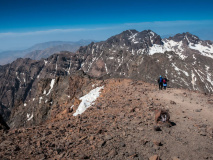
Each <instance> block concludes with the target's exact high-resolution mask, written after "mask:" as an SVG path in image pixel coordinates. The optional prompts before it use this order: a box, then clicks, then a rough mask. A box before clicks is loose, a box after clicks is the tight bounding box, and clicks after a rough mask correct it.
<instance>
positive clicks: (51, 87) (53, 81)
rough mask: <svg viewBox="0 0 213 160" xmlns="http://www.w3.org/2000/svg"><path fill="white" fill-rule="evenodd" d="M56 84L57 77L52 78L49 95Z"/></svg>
mask: <svg viewBox="0 0 213 160" xmlns="http://www.w3.org/2000/svg"><path fill="white" fill-rule="evenodd" d="M54 84H55V79H52V80H51V83H50V90H49V92H48V93H47V95H49V94H50V92H51V91H52V89H53V86H54Z"/></svg>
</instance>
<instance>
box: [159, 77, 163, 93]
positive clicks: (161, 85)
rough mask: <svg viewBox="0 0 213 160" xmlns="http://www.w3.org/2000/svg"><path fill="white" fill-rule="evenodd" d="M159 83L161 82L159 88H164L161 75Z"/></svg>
mask: <svg viewBox="0 0 213 160" xmlns="http://www.w3.org/2000/svg"><path fill="white" fill-rule="evenodd" d="M158 84H159V90H162V88H163V77H162V76H160V77H159V78H158Z"/></svg>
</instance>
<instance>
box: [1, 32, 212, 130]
mask: <svg viewBox="0 0 213 160" xmlns="http://www.w3.org/2000/svg"><path fill="white" fill-rule="evenodd" d="M169 44H170V48H169V47H168V46H169ZM171 44H172V45H171ZM174 44H176V45H174ZM178 44H182V48H181V46H178ZM198 44H200V45H201V44H202V45H203V48H204V49H205V47H207V48H209V50H210V48H211V47H212V44H211V43H210V42H209V41H201V40H199V39H198V38H197V37H196V36H193V35H191V34H189V33H183V34H177V35H175V36H174V37H170V38H169V39H163V40H162V39H161V38H160V36H159V35H157V34H156V33H154V32H152V31H150V30H145V31H142V32H138V31H136V30H127V31H124V32H122V33H121V34H118V35H115V36H113V37H111V38H109V39H108V40H106V41H103V42H98V43H91V44H90V45H88V46H85V47H81V48H80V49H79V50H78V51H77V53H70V52H61V53H59V54H54V55H52V56H50V57H49V58H47V59H45V60H40V61H35V60H31V59H18V60H16V61H14V62H13V63H11V64H8V65H4V66H0V78H1V84H0V91H1V93H2V94H1V97H0V106H1V107H0V114H2V115H3V117H4V118H5V119H6V120H7V121H8V120H9V119H12V120H11V124H12V121H13V122H14V123H16V124H13V125H12V126H23V125H24V124H23V123H22V122H21V121H19V120H16V121H15V119H20V120H22V114H16V113H15V112H14V113H13V114H12V116H10V115H11V113H12V112H13V110H14V109H15V108H17V109H16V110H18V108H28V105H27V104H28V103H29V102H28V101H29V100H30V101H31V102H30V103H31V104H30V106H34V107H36V105H37V104H39V98H40V97H42V96H40V95H41V93H40V91H38V87H39V84H40V83H44V82H45V84H43V85H42V86H43V87H50V84H51V82H52V83H53V81H52V80H53V79H54V80H56V78H57V77H60V76H68V75H72V74H73V73H75V72H76V71H79V70H81V71H82V72H84V73H86V74H87V75H88V76H90V77H96V78H99V79H107V78H131V79H140V80H143V81H146V82H150V83H156V79H157V78H158V76H159V75H162V76H164V75H166V76H167V78H168V79H169V80H170V81H169V82H170V87H172V88H174V87H178V88H185V89H190V90H197V91H201V92H205V93H212V92H213V80H212V79H213V75H212V70H213V63H212V61H213V59H212V58H210V56H211V55H212V53H211V52H210V51H211V50H210V51H209V53H208V54H207V50H206V51H205V53H206V55H205V54H204V50H203V52H201V50H200V51H199V50H195V49H191V48H190V47H191V46H196V45H198ZM205 45H206V46H205ZM165 47H167V48H168V50H165ZM172 47H173V48H172ZM159 48H161V49H159ZM203 48H202V49H203ZM163 49H164V50H163ZM180 49H182V50H181V51H182V52H181V51H180ZM163 51H165V52H164V53H161V52H163ZM155 52H156V53H155ZM154 53H155V54H154ZM43 81H44V82H43ZM47 90H48V88H47ZM47 90H46V92H47ZM32 98H35V100H36V102H34V101H33V102H32ZM42 98H43V97H42ZM25 105H26V106H25ZM30 108H32V107H30ZM24 114H26V113H24ZM28 114H29V113H28ZM16 115H17V116H18V115H21V116H19V118H17V117H16ZM9 117H10V118H9Z"/></svg>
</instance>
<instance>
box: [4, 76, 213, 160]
mask: <svg viewBox="0 0 213 160" xmlns="http://www.w3.org/2000/svg"><path fill="white" fill-rule="evenodd" d="M48 81H49V80H46V82H45V81H41V83H40V85H39V86H40V87H39V88H38V91H39V92H40V93H39V94H40V95H39V96H41V95H42V97H43V99H42V100H41V103H40V104H39V103H38V100H35V102H34V103H38V105H37V108H34V107H33V103H30V102H27V105H26V106H25V107H24V106H23V105H21V107H20V108H19V113H21V112H20V110H21V109H22V108H23V113H25V114H23V113H22V114H21V115H22V116H23V117H22V118H23V120H22V121H23V122H22V123H24V122H25V126H30V125H32V124H34V123H36V122H38V118H41V117H42V115H37V113H38V111H37V110H39V109H40V113H41V114H42V113H44V112H43V110H42V106H45V107H46V106H47V103H50V102H47V103H46V104H45V100H46V98H47V97H46V96H45V95H44V94H43V92H44V90H45V89H46V90H47V93H48V91H49V88H46V86H49V82H48ZM79 82H80V83H79ZM42 86H44V87H42ZM65 86H67V88H66V87H65ZM99 86H104V88H103V89H102V90H101V93H100V96H99V97H98V99H97V100H96V101H95V103H93V104H92V106H90V108H88V109H87V110H86V111H85V112H84V113H82V114H81V115H78V116H76V117H75V116H73V114H74V113H75V112H76V109H77V108H78V106H79V104H80V103H81V101H80V100H79V97H82V96H84V95H85V94H87V93H89V92H90V91H91V90H92V89H94V88H96V87H99ZM64 89H65V91H64V92H63V90H64ZM68 91H69V92H68ZM72 95H75V96H76V97H75V98H73V100H71V96H72ZM68 96H70V97H68ZM50 97H52V98H53V103H52V105H51V104H50V105H49V112H47V114H46V115H45V116H48V119H43V120H44V121H42V122H41V124H40V125H38V126H33V127H27V128H18V129H14V128H13V129H10V130H9V131H8V132H7V133H5V132H3V131H0V159H23V158H25V159H149V158H151V157H152V156H154V155H156V157H160V158H161V159H175V160H176V159H212V158H213V157H212V149H213V148H212V145H213V142H212V140H211V139H212V137H213V126H212V124H213V123H212V122H213V118H212V112H213V108H212V103H213V97H212V95H211V96H210V95H205V94H201V93H196V92H194V91H188V90H184V89H173V88H168V90H163V91H161V90H160V91H159V90H158V86H157V85H153V84H150V83H145V82H143V81H137V80H131V79H108V80H104V81H103V80H95V79H90V78H88V77H85V76H74V77H60V78H59V80H56V81H55V84H54V86H53V88H52V91H51V92H50ZM69 98H70V99H69ZM36 99H37V98H36ZM31 100H32V99H31ZM30 108H31V109H32V110H30ZM33 109H34V110H33ZM160 109H163V110H166V111H167V112H168V113H169V115H170V124H171V125H168V124H169V123H165V124H164V123H163V124H158V125H157V124H156V122H155V115H156V114H155V113H157V112H156V111H158V110H160ZM27 110H28V111H27ZM45 111H46V110H45ZM32 115H33V116H32ZM17 116H18V114H17ZM39 116H40V117H39ZM157 126H158V127H157ZM156 129H157V131H156Z"/></svg>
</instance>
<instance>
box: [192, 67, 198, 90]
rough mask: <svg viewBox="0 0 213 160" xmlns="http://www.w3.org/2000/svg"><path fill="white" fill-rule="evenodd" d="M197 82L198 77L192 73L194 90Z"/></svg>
mask: <svg viewBox="0 0 213 160" xmlns="http://www.w3.org/2000/svg"><path fill="white" fill-rule="evenodd" d="M196 81H197V79H196V76H195V74H194V72H193V71H192V81H191V83H192V87H193V89H195V85H196Z"/></svg>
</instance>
